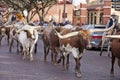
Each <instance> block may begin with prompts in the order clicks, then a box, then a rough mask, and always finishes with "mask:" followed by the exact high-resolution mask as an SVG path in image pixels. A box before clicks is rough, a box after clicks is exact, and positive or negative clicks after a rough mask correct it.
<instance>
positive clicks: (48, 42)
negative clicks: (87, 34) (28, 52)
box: [42, 27, 63, 63]
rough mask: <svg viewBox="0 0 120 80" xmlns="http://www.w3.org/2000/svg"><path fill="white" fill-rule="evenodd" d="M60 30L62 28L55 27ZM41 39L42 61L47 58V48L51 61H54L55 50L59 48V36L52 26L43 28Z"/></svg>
mask: <svg viewBox="0 0 120 80" xmlns="http://www.w3.org/2000/svg"><path fill="white" fill-rule="evenodd" d="M55 29H56V30H57V31H58V32H60V31H61V30H62V29H63V28H61V27H57V28H55ZM42 40H43V44H44V61H46V59H47V55H48V53H49V50H51V62H53V63H56V56H57V51H58V49H59V46H60V45H59V38H58V36H57V35H56V32H55V31H54V29H53V28H52V27H47V28H45V29H44V30H43V35H42Z"/></svg>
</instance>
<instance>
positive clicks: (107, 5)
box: [103, 0, 111, 24]
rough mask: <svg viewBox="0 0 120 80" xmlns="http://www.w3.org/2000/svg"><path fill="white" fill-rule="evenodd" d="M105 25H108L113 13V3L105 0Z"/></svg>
mask: <svg viewBox="0 0 120 80" xmlns="http://www.w3.org/2000/svg"><path fill="white" fill-rule="evenodd" d="M103 13H104V15H103V24H106V23H107V21H108V19H109V17H110V13H111V1H110V0H105V1H104V6H103Z"/></svg>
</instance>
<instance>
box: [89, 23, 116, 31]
mask: <svg viewBox="0 0 120 80" xmlns="http://www.w3.org/2000/svg"><path fill="white" fill-rule="evenodd" d="M114 26H115V23H113V25H112V26H111V27H109V28H107V29H91V30H90V32H91V33H92V32H105V31H109V30H111V29H113V28H114Z"/></svg>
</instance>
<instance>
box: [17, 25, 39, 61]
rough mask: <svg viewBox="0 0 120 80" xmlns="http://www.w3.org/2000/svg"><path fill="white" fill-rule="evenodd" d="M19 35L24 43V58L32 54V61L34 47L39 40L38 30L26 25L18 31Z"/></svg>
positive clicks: (19, 38) (21, 42)
mask: <svg viewBox="0 0 120 80" xmlns="http://www.w3.org/2000/svg"><path fill="white" fill-rule="evenodd" d="M17 36H18V40H19V42H20V44H21V45H22V47H23V49H22V53H23V59H25V58H26V57H27V55H30V61H33V54H32V52H33V49H34V46H35V44H36V43H37V41H38V32H37V30H36V29H35V28H34V27H31V26H30V27H29V26H27V27H25V26H24V28H22V29H20V30H18V31H17Z"/></svg>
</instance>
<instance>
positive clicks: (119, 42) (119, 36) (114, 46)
mask: <svg viewBox="0 0 120 80" xmlns="http://www.w3.org/2000/svg"><path fill="white" fill-rule="evenodd" d="M107 37H110V38H112V41H111V54H112V57H111V59H112V60H111V64H112V65H111V72H110V74H111V75H112V76H114V63H115V58H117V59H118V65H119V67H120V31H119V32H117V33H116V35H108V36H107Z"/></svg>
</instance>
